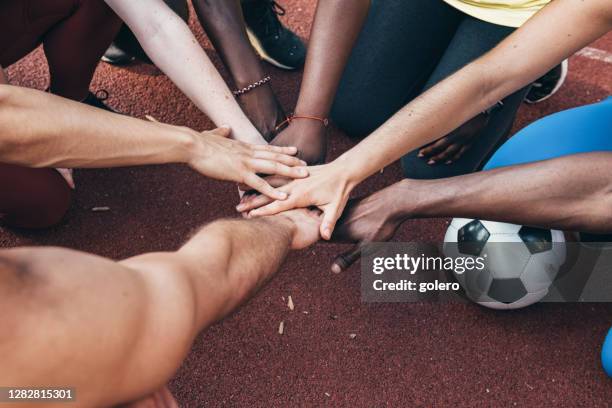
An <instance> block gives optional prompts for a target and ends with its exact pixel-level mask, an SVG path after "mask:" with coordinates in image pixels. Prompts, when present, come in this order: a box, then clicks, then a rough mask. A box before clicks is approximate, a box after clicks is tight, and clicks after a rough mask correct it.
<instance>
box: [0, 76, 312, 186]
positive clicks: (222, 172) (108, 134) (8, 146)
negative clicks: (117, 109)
mask: <svg viewBox="0 0 612 408" xmlns="http://www.w3.org/2000/svg"><path fill="white" fill-rule="evenodd" d="M228 135H229V130H228V129H218V130H214V131H210V132H203V133H198V132H196V131H193V130H191V129H188V128H183V127H177V126H170V125H165V124H161V123H151V122H146V121H143V120H139V119H134V118H130V117H128V116H123V115H117V114H113V113H109V112H106V111H103V110H101V109H95V108H92V107H89V106H87V105H84V104H81V103H77V102H73V101H70V100H67V99H64V98H60V97H58V96H54V95H50V94H48V93H45V92H40V91H35V90H31V89H26V88H21V87H14V86H9V85H0V162H4V163H11V164H18V165H22V166H27V167H115V166H135V165H146V164H165V163H185V164H188V165H189V166H191V167H192V168H193V169H195V170H196V171H199V172H200V173H202V174H204V175H206V176H208V177H213V178H216V179H220V180H227V181H235V182H239V183H242V182H246V183H247V184H249V185H250V186H251V187H253V188H255V189H257V190H259V191H260V192H262V193H264V194H266V195H269V196H275V197H279V194H278V192H276V191H275V190H274V189H272V187H270V186H269V185H268V184H267V183H266V182H264V181H263V180H262V179H261V178H260V177H259V176H258V175H257V173H265V174H273V173H278V174H283V175H285V176H289V177H305V176H306V175H307V172H305V170H304V169H300V168H298V167H291V166H299V165H300V164H304V163H301V162H300V161H299V160H298V159H297V158H295V157H291V156H288V154H293V153H295V149H294V148H289V149H281V150H279V148H278V147H275V146H251V145H247V144H245V143H242V142H237V141H234V140H229V139H227V138H226V137H227V136H228ZM279 198H282V197H279Z"/></svg>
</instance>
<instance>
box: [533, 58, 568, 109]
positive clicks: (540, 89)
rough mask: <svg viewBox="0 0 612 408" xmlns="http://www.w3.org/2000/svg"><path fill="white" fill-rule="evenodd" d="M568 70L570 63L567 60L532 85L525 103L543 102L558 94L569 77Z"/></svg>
mask: <svg viewBox="0 0 612 408" xmlns="http://www.w3.org/2000/svg"><path fill="white" fill-rule="evenodd" d="M567 68H568V62H567V60H565V61H563V62H562V63H561V64H559V65H557V66H556V67H554V68H553V69H551V70H550V71H548V72H547V73H546V74H544V76H542V77H540V78H539V79H538V80H536V81H535V82H534V83H533V84H532V85H531V89H530V90H529V92H528V93H527V96H526V97H525V102H527V103H538V102H542V101H545V100H546V99H548V98H550V97H551V96H553V95H554V94H555V93H557V91H558V90H559V88H561V85H563V82H565V77H567Z"/></svg>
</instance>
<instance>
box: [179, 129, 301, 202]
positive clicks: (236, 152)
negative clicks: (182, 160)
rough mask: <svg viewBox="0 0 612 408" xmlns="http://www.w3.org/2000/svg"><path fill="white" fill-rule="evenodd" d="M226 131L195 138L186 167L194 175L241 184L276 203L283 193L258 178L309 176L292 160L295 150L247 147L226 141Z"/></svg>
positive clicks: (207, 133) (221, 130)
mask: <svg viewBox="0 0 612 408" xmlns="http://www.w3.org/2000/svg"><path fill="white" fill-rule="evenodd" d="M230 133H231V131H230V129H229V128H226V127H221V128H218V129H215V130H212V131H206V132H202V133H195V134H194V138H193V140H194V145H193V149H191V155H190V157H191V159H190V160H189V165H190V166H191V167H192V168H193V169H194V170H196V171H198V172H200V173H202V174H204V175H206V176H208V177H212V178H215V179H218V180H226V181H233V182H236V183H239V184H244V185H247V186H249V187H250V188H252V189H255V190H257V191H259V192H260V193H262V194H265V196H268V197H271V198H273V199H275V200H284V199H286V198H287V195H286V193H283V192H281V191H278V190H277V189H275V188H273V187H272V186H271V185H270V184H269V183H268V182H266V181H265V180H264V179H263V178H261V177H260V176H259V175H258V174H269V175H277V176H282V177H285V178H289V179H297V178H303V177H307V176H308V170H307V169H306V167H304V166H306V162H304V161H302V160H300V159H298V158H297V157H294V156H293V155H295V154H296V153H297V149H296V148H295V147H279V146H270V145H250V144H247V143H243V142H239V141H236V140H232V139H229V138H228V137H229V135H230Z"/></svg>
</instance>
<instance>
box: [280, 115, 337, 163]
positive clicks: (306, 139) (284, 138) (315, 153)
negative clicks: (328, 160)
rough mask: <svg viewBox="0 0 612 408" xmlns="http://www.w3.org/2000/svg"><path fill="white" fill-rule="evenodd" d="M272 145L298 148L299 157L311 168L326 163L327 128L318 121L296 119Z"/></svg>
mask: <svg viewBox="0 0 612 408" xmlns="http://www.w3.org/2000/svg"><path fill="white" fill-rule="evenodd" d="M270 144H272V145H275V146H295V147H297V149H298V153H297V156H298V157H299V158H300V159H302V160H304V161H306V162H307V163H308V164H309V165H311V166H312V165H316V164H323V163H324V162H325V155H326V153H327V144H326V140H325V126H324V125H323V124H322V123H321V122H319V121H318V120H312V119H294V120H292V121H291V123H290V124H289V126H287V127H286V128H285V129H283V130H282V131H281V132H280V133H279V134H278V135H277V136H276V137H275V138H274V139H272V141H271V142H270Z"/></svg>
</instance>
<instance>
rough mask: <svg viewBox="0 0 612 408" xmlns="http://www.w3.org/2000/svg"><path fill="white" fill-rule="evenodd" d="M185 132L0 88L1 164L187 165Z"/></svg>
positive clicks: (188, 154) (188, 141)
mask: <svg viewBox="0 0 612 408" xmlns="http://www.w3.org/2000/svg"><path fill="white" fill-rule="evenodd" d="M193 143H194V139H193V137H192V136H191V134H190V131H188V130H186V129H183V128H179V127H175V126H170V125H164V124H157V123H150V122H146V121H143V120H139V119H134V118H130V117H128V116H123V115H117V114H113V113H109V112H106V111H103V110H101V109H95V108H91V107H89V106H87V105H84V104H81V103H77V102H73V101H70V100H67V99H64V98H60V97H58V96H54V95H51V94H48V93H45V92H40V91H36V90H31V89H27V88H21V87H14V86H9V85H0V161H2V162H5V163H12V164H18V165H23V166H29V167H114V166H132V165H145V164H163V163H186V162H188V161H189V160H190V157H191V154H192V150H191V148H192V146H193Z"/></svg>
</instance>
